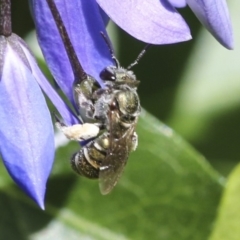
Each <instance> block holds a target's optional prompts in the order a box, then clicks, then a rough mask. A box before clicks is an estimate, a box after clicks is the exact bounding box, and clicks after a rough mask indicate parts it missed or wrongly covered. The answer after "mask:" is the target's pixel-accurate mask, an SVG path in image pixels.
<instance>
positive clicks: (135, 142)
mask: <svg viewBox="0 0 240 240" xmlns="http://www.w3.org/2000/svg"><path fill="white" fill-rule="evenodd" d="M137 146H138V135H137V133H136V132H134V133H133V135H132V145H131V149H130V150H131V152H132V151H135V150H136V149H137Z"/></svg>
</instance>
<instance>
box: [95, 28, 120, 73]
mask: <svg viewBox="0 0 240 240" xmlns="http://www.w3.org/2000/svg"><path fill="white" fill-rule="evenodd" d="M100 33H101V35H102V37H103V39H104V41H105V43H106V44H107V46H108V50H109V52H110V54H111V57H112V60H113V61H114V62H115V64H116V67H117V68H118V67H120V64H119V61H118V60H117V58H116V56H115V55H114V52H113V47H112V44H111V42H110V41H109V38H108V37H107V36H106V35H105V34H104V32H100Z"/></svg>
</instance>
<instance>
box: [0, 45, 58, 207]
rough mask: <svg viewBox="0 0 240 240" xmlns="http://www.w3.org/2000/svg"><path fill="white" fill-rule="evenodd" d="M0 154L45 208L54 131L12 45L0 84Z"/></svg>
mask: <svg viewBox="0 0 240 240" xmlns="http://www.w3.org/2000/svg"><path fill="white" fill-rule="evenodd" d="M0 121H1V123H0V152H1V155H2V158H3V162H4V164H5V166H6V168H7V170H8V172H9V174H10V175H11V176H12V178H13V179H14V180H15V181H16V182H17V184H18V185H19V186H20V187H21V188H22V189H23V190H24V191H25V192H26V193H27V194H28V195H29V196H30V197H32V198H33V199H34V200H35V201H36V202H37V203H38V204H39V206H40V207H41V208H44V195H45V189H46V181H47V178H48V176H49V174H50V171H51V168H52V164H53V160H54V151H55V149H54V132H53V126H52V121H51V116H50V113H49V111H48V108H47V105H46V102H45V99H44V97H43V94H42V92H41V90H40V88H39V86H38V84H37V82H36V81H35V79H34V77H33V76H32V73H31V72H30V70H29V69H28V67H26V65H25V64H24V63H23V62H22V61H21V59H20V58H19V57H18V55H17V54H16V53H15V52H14V51H13V49H12V48H11V47H10V45H9V44H8V46H7V49H6V56H5V61H4V67H3V73H2V78H1V81H0Z"/></svg>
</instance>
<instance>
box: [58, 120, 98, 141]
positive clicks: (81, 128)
mask: <svg viewBox="0 0 240 240" xmlns="http://www.w3.org/2000/svg"><path fill="white" fill-rule="evenodd" d="M55 125H56V127H57V128H58V129H59V130H61V131H62V132H63V134H64V135H65V136H66V137H67V138H68V139H70V140H74V141H83V140H87V139H90V138H93V137H96V136H97V135H98V133H99V127H98V126H97V125H95V124H93V123H84V124H75V125H72V126H66V125H63V124H61V123H59V122H56V123H55Z"/></svg>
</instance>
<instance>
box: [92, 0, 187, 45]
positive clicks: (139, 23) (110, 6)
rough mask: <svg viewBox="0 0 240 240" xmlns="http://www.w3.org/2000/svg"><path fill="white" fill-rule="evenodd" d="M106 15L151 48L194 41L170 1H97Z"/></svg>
mask: <svg viewBox="0 0 240 240" xmlns="http://www.w3.org/2000/svg"><path fill="white" fill-rule="evenodd" d="M96 1H97V2H98V4H99V6H100V7H101V8H102V9H103V10H104V11H105V12H106V13H107V15H108V16H109V17H110V18H111V19H112V20H113V21H114V22H115V23H116V24H117V25H119V26H120V27H121V28H122V29H124V30H125V31H126V32H127V33H129V34H131V35H132V36H133V37H135V38H137V39H139V40H141V41H144V42H147V43H151V44H170V43H176V42H182V41H187V40H189V39H191V35H190V30H189V28H188V26H187V24H186V23H185V21H184V20H183V18H182V17H181V15H180V14H179V13H178V12H176V10H175V9H174V8H173V7H172V6H171V5H170V3H169V2H168V1H167V0H160V1H159V0H148V1H146V0H145V1H144V0H134V1H129V0H111V1H106V0H96Z"/></svg>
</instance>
